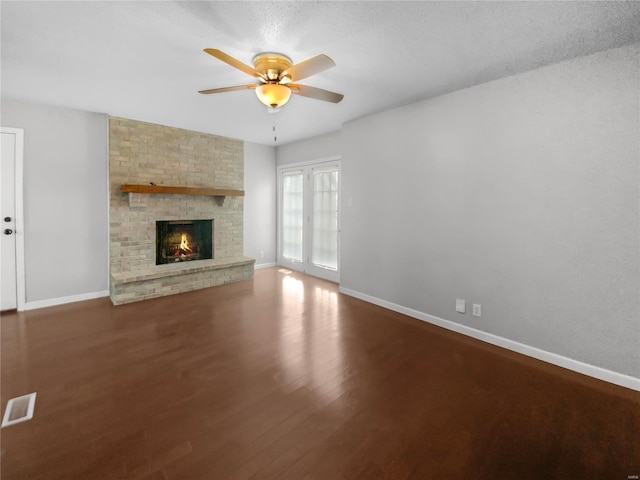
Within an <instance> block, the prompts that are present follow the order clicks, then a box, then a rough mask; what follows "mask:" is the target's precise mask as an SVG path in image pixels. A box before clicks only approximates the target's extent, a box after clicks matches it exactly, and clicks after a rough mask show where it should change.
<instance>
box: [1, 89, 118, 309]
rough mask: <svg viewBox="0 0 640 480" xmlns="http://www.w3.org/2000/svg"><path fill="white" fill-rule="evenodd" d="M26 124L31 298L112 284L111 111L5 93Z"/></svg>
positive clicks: (11, 117)
mask: <svg viewBox="0 0 640 480" xmlns="http://www.w3.org/2000/svg"><path fill="white" fill-rule="evenodd" d="M1 113H2V125H3V126H6V127H17V128H23V129H24V216H25V218H24V225H25V236H24V239H25V269H26V272H25V276H26V301H27V307H29V304H30V303H31V304H32V305H33V304H37V303H38V302H41V301H45V300H50V299H61V298H67V297H76V296H80V297H82V296H87V295H88V296H95V295H104V294H106V293H107V290H108V251H109V243H108V241H109V235H108V223H109V220H108V212H109V206H108V196H107V116H106V115H104V114H100V113H89V112H83V111H80V110H72V109H67V108H60V107H52V106H43V105H36V104H31V103H23V102H17V101H13V100H8V99H4V98H3V99H2V105H1Z"/></svg>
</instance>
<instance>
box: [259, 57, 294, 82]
mask: <svg viewBox="0 0 640 480" xmlns="http://www.w3.org/2000/svg"><path fill="white" fill-rule="evenodd" d="M291 65H293V62H292V61H291V59H290V58H289V57H287V56H286V55H283V54H281V53H275V52H263V53H259V54H257V55H256V56H255V57H253V66H254V68H255V69H256V70H257V71H258V72H260V73H262V74H264V75H265V77H266V78H267V79H268V80H269V81H270V82H278V81H280V80H281V74H282V72H284V71H285V70H287V69H288V68H289V67H291Z"/></svg>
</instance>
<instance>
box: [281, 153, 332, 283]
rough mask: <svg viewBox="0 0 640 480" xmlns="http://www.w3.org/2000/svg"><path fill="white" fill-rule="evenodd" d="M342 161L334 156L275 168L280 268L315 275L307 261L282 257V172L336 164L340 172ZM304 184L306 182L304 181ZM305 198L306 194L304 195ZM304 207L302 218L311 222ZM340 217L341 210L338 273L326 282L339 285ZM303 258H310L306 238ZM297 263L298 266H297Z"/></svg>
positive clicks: (305, 204)
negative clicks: (296, 260)
mask: <svg viewBox="0 0 640 480" xmlns="http://www.w3.org/2000/svg"><path fill="white" fill-rule="evenodd" d="M341 160H342V156H341V155H335V156H332V157H325V158H319V159H315V160H306V161H303V162H295V163H286V164H283V165H278V167H277V189H278V195H277V201H276V213H277V214H276V222H277V236H278V238H277V242H276V248H277V252H276V261H277V263H278V265H280V266H282V267H286V268H290V269H292V270H296V271H299V272H303V273H307V274H309V275H316V272H315V271H314V268H312V265H311V264H310V261H309V260H306V261H305V260H303V261H302V262H292V261H289V260H286V259H285V258H283V257H282V218H281V217H282V214H281V210H280V209H281V207H282V175H283V171H287V170H296V169H299V170H302V171H304V170H305V169H307V168H308V167H322V166H323V165H326V166H327V167H330V166H331V164H336V163H337V164H338V169H339V170H341V168H340V163H341ZM341 177H342V176H340V180H339V182H340V183H339V184H338V185H339V190H341V189H342V178H341ZM305 182H306V180H305ZM305 196H306V193H305ZM303 205H304V217H305V219H311V220H313V219H312V218H311V217H312V216H313V212H311V211H309V210H310V209H309V205H308V204H307V202H306V201H305V202H304V203H303ZM341 217H342V211H341V209H339V210H338V271H337V272H336V275H330V277H332V278H328V280H330V281H333V282H336V283H340V224H341ZM308 223H309V222H307V221H305V225H308ZM302 248H303V256H304V257H305V258H310V257H309V255H310V248H311V238H310V237H308V236H306V235H305V237H304V239H303V247H302ZM298 263H299V264H298ZM306 266H308V267H309V268H305V267H306ZM322 278H324V276H322Z"/></svg>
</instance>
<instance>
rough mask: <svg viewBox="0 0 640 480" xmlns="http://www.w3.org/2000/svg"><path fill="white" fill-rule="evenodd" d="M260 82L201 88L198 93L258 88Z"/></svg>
mask: <svg viewBox="0 0 640 480" xmlns="http://www.w3.org/2000/svg"><path fill="white" fill-rule="evenodd" d="M257 87H258V84H256V83H252V84H249V85H235V86H233V87H222V88H210V89H208V90H200V91H199V92H198V93H204V94H209V93H222V92H235V91H236V90H247V89H251V88H257Z"/></svg>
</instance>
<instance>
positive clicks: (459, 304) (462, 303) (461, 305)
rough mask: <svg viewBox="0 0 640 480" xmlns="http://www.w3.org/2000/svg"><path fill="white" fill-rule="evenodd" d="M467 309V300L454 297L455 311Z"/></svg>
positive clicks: (460, 311) (459, 311) (461, 311)
mask: <svg viewBox="0 0 640 480" xmlns="http://www.w3.org/2000/svg"><path fill="white" fill-rule="evenodd" d="M466 311H467V301H466V300H462V299H460V298H457V299H456V312H458V313H465V312H466Z"/></svg>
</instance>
